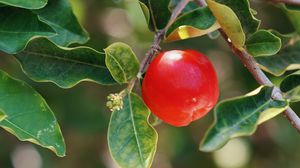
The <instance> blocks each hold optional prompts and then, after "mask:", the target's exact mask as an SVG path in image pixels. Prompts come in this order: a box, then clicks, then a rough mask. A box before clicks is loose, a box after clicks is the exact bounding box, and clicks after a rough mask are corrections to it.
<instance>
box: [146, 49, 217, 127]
mask: <svg viewBox="0 0 300 168" xmlns="http://www.w3.org/2000/svg"><path fill="white" fill-rule="evenodd" d="M142 95H143V99H144V101H145V103H146V105H147V106H148V107H149V108H150V110H151V111H152V112H153V113H154V114H155V115H156V116H157V117H158V118H160V119H161V120H163V121H164V122H166V123H169V124H171V125H173V126H178V127H180V126H186V125H188V124H190V123H191V122H192V121H195V120H197V119H199V118H201V117H203V116H204V115H205V114H207V113H208V112H209V111H210V110H211V109H212V108H213V107H214V105H215V104H216V102H217V100H218V96H219V88H218V80H217V76H216V72H215V70H214V68H213V66H212V64H211V63H210V61H209V60H208V59H207V58H206V57H205V56H204V55H203V54H202V53H199V52H197V51H194V50H185V51H181V50H172V51H167V52H162V53H160V54H158V55H157V57H156V58H155V59H154V60H153V61H152V63H151V64H150V65H149V68H148V70H147V72H146V75H145V78H144V80H143V85H142Z"/></svg>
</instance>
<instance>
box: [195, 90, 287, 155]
mask: <svg viewBox="0 0 300 168" xmlns="http://www.w3.org/2000/svg"><path fill="white" fill-rule="evenodd" d="M273 89H274V88H273V87H267V86H265V87H260V88H258V89H257V90H255V91H254V92H252V93H250V94H248V95H247V96H242V97H237V98H233V99H229V100H225V101H222V102H220V103H219V104H218V105H217V106H216V108H215V122H214V124H213V125H212V126H211V127H210V129H209V130H208V132H207V133H206V135H205V137H204V139H203V140H202V142H201V145H200V150H202V151H213V150H217V149H219V148H221V147H222V146H223V145H225V144H226V143H227V142H228V141H229V140H230V139H231V138H235V137H239V136H245V135H251V134H253V133H254V131H255V130H256V128H257V126H258V125H259V124H261V123H262V122H265V121H267V120H269V119H270V118H272V117H274V116H276V115H278V114H279V113H281V112H282V111H284V110H285V109H286V108H287V107H288V102H287V101H283V100H282V101H280V100H273V99H272V97H271V95H272V92H273Z"/></svg>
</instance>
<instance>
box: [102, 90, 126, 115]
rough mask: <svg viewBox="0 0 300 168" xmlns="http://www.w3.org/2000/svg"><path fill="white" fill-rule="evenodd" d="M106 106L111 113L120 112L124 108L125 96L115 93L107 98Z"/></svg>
mask: <svg viewBox="0 0 300 168" xmlns="http://www.w3.org/2000/svg"><path fill="white" fill-rule="evenodd" d="M106 106H107V107H108V108H109V110H110V111H118V110H121V109H122V108H123V94H122V92H121V93H114V94H110V95H108V96H107V102H106Z"/></svg>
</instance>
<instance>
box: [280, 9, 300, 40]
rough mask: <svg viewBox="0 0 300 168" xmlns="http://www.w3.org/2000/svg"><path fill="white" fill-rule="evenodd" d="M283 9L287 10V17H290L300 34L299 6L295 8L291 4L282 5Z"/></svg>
mask: <svg viewBox="0 0 300 168" xmlns="http://www.w3.org/2000/svg"><path fill="white" fill-rule="evenodd" d="M281 9H282V10H283V11H284V12H285V14H286V15H287V17H288V18H289V19H290V21H291V23H292V24H293V26H294V28H295V30H296V31H297V33H298V34H300V10H299V8H297V9H295V8H292V7H291V6H289V7H287V6H285V5H281Z"/></svg>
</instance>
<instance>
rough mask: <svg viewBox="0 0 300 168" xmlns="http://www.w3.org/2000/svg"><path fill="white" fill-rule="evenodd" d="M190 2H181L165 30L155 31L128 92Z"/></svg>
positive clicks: (183, 0) (140, 76)
mask: <svg viewBox="0 0 300 168" xmlns="http://www.w3.org/2000/svg"><path fill="white" fill-rule="evenodd" d="M190 1H191V0H181V1H180V2H179V3H178V5H177V6H176V7H175V8H174V10H173V11H172V14H171V17H170V19H169V21H168V24H167V25H166V27H165V28H163V29H161V30H157V31H156V33H155V36H154V39H153V42H152V45H151V47H150V49H149V50H148V51H147V52H146V54H145V57H144V58H143V60H142V63H141V65H140V69H139V72H138V74H137V76H136V77H135V78H134V79H132V80H131V81H130V82H129V84H128V87H127V90H128V91H130V92H131V91H132V89H133V87H134V85H135V82H136V81H137V80H138V79H142V76H143V74H144V73H145V71H146V69H147V67H148V65H149V64H150V62H151V60H152V58H153V57H154V56H155V55H156V54H157V53H159V52H160V50H161V48H160V46H159V45H160V43H161V41H162V40H163V39H164V37H165V35H166V32H167V30H168V29H169V28H170V26H171V25H172V24H173V23H174V22H175V21H176V18H177V17H178V16H179V14H180V13H181V12H182V10H183V9H184V7H185V6H186V5H187V4H188V3H189V2H190Z"/></svg>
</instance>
